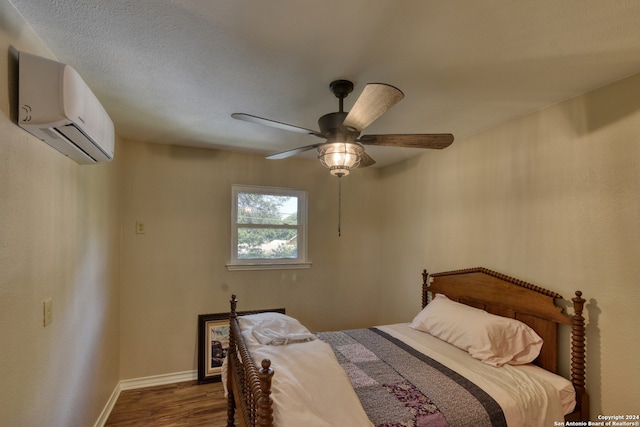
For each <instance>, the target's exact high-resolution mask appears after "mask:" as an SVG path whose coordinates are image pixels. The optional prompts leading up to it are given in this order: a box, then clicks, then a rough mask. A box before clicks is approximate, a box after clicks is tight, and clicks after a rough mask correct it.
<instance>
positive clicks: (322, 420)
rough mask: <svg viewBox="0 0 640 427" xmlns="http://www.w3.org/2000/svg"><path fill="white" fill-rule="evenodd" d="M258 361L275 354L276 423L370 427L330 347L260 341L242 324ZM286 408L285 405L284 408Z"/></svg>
mask: <svg viewBox="0 0 640 427" xmlns="http://www.w3.org/2000/svg"><path fill="white" fill-rule="evenodd" d="M242 335H243V336H244V339H245V342H246V343H247V347H248V348H249V352H250V353H251V356H252V357H253V360H254V363H256V366H260V363H261V362H262V360H263V359H269V360H271V366H272V367H273V370H274V371H275V373H274V375H273V380H272V386H271V391H272V394H271V397H272V398H273V418H274V426H277V427H300V426H305V427H346V426H349V427H371V426H372V425H373V424H372V423H371V421H369V418H368V417H367V414H366V413H365V412H364V409H363V408H362V405H361V404H360V399H358V396H357V395H356V393H355V391H354V390H353V388H352V386H351V382H350V381H349V378H348V377H347V374H346V373H345V372H344V370H343V369H342V367H341V366H340V364H339V363H338V360H337V359H336V357H335V355H334V353H333V350H331V347H330V346H329V345H328V344H327V343H325V342H323V341H321V340H317V339H316V340H313V341H308V342H298V343H293V344H287V345H277V346H274V345H262V344H260V343H259V342H258V340H257V339H256V338H255V337H254V336H253V334H252V333H251V331H245V330H243V332H242ZM284 408H286V410H285V409H284Z"/></svg>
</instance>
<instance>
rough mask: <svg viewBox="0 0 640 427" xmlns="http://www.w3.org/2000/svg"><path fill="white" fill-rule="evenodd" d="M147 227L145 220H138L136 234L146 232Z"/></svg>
mask: <svg viewBox="0 0 640 427" xmlns="http://www.w3.org/2000/svg"><path fill="white" fill-rule="evenodd" d="M145 233H146V229H145V227H144V222H142V221H136V234H145Z"/></svg>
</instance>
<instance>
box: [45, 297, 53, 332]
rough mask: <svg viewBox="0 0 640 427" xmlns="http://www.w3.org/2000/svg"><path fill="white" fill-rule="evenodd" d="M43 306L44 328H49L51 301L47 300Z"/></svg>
mask: <svg viewBox="0 0 640 427" xmlns="http://www.w3.org/2000/svg"><path fill="white" fill-rule="evenodd" d="M43 306H44V326H49V325H50V324H51V322H53V300H52V299H51V298H49V299H48V300H46V301H45V302H44V303H43Z"/></svg>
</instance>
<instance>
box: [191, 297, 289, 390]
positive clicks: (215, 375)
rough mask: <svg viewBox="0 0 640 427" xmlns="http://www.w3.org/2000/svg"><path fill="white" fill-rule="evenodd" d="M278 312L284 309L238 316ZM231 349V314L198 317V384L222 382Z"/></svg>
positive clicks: (250, 312)
mask: <svg viewBox="0 0 640 427" xmlns="http://www.w3.org/2000/svg"><path fill="white" fill-rule="evenodd" d="M265 312H276V313H282V314H285V309H284V308H273V309H267V310H251V311H241V312H238V313H237V314H238V316H244V315H248V314H257V313H265ZM228 348H229V313H228V312H227V313H211V314H199V315H198V384H205V383H210V382H216V381H221V380H222V363H223V362H224V358H225V357H226V356H227V349H228Z"/></svg>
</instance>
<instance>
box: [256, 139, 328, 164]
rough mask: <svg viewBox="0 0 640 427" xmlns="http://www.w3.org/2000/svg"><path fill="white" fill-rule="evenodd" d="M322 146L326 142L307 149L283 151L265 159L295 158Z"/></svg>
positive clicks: (309, 146)
mask: <svg viewBox="0 0 640 427" xmlns="http://www.w3.org/2000/svg"><path fill="white" fill-rule="evenodd" d="M322 144H324V142H319V143H318V144H313V145H307V146H305V147H298V148H294V149H293V150H287V151H282V152H280V153H276V154H271V155H270V156H267V157H265V158H266V159H269V160H280V159H286V158H287V157H291V156H295V155H296V154H299V153H302V152H304V151H308V150H312V149H314V148H318V147H319V146H321V145H322Z"/></svg>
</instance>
